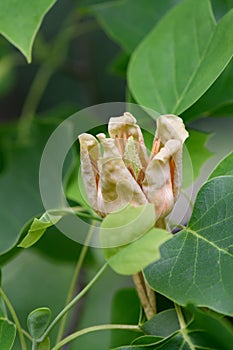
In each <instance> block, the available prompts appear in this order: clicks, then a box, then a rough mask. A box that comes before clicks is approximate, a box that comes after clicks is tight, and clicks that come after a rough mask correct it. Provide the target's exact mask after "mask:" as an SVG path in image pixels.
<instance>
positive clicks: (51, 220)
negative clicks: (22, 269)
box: [18, 212, 61, 248]
mask: <svg viewBox="0 0 233 350" xmlns="http://www.w3.org/2000/svg"><path fill="white" fill-rule="evenodd" d="M60 219H61V216H60V215H59V214H58V216H55V215H53V216H52V217H51V216H50V214H49V212H45V213H44V214H43V215H42V216H41V217H40V218H39V219H37V218H35V219H34V220H33V222H32V224H31V226H30V228H29V230H28V233H27V235H26V236H25V237H24V238H23V240H22V241H21V242H20V243H19V244H18V247H21V248H29V247H31V246H32V245H33V244H35V243H36V242H37V241H38V240H39V239H40V238H41V237H42V236H43V234H44V233H45V231H46V230H47V228H49V227H51V226H53V225H55V224H56V223H57V222H58V221H59V220H60Z"/></svg>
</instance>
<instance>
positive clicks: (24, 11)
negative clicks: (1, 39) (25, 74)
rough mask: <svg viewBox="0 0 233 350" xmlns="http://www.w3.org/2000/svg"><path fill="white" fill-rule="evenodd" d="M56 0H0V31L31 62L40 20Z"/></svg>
mask: <svg viewBox="0 0 233 350" xmlns="http://www.w3.org/2000/svg"><path fill="white" fill-rule="evenodd" d="M55 2H56V0H40V1H33V0H27V1H21V0H1V2H0V33H1V34H2V35H4V36H5V38H6V39H8V40H9V41H10V42H11V43H12V44H13V45H14V46H16V47H17V48H18V49H19V50H20V51H21V52H22V53H23V54H24V56H25V57H26V58H27V60H28V62H31V54H32V45H33V41H34V39H35V36H36V33H37V31H38V29H39V27H40V25H41V22H42V20H43V18H44V16H45V15H46V13H47V12H48V11H49V9H50V8H51V7H52V6H53V5H54V4H55Z"/></svg>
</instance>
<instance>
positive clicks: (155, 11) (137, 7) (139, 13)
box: [90, 0, 177, 53]
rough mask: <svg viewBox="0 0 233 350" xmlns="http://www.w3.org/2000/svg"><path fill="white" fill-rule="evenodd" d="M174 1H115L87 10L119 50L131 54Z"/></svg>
mask: <svg viewBox="0 0 233 350" xmlns="http://www.w3.org/2000/svg"><path fill="white" fill-rule="evenodd" d="M176 2H177V1H175V0H166V1H151V0H144V1H143V6H142V1H141V0H123V1H122V0H118V1H112V2H111V1H108V2H105V3H102V4H98V5H95V6H92V7H90V11H91V12H92V13H94V14H95V15H96V16H97V18H98V20H99V22H100V24H101V25H102V27H103V28H104V30H105V31H106V32H107V33H108V34H109V35H110V36H111V38H112V39H113V40H115V41H116V42H118V43H119V44H120V45H121V46H122V47H123V49H124V50H125V51H126V52H128V53H131V52H133V50H134V49H135V48H136V46H137V45H138V44H139V42H140V41H141V40H142V39H143V38H144V36H145V35H146V34H147V33H149V32H150V30H151V29H152V28H153V27H154V25H155V24H156V23H157V22H158V20H159V19H160V18H161V17H162V16H163V15H164V14H165V13H166V12H167V11H168V10H169V9H170V8H171V7H172V6H173V5H174V4H175V3H176Z"/></svg>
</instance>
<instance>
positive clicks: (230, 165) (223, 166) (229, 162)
mask: <svg viewBox="0 0 233 350" xmlns="http://www.w3.org/2000/svg"><path fill="white" fill-rule="evenodd" d="M222 175H233V152H231V153H230V154H228V155H227V156H226V157H225V158H223V159H222V160H221V162H220V163H219V164H218V165H217V166H216V168H215V169H214V170H213V172H212V173H211V174H210V176H209V179H213V178H214V177H218V176H222Z"/></svg>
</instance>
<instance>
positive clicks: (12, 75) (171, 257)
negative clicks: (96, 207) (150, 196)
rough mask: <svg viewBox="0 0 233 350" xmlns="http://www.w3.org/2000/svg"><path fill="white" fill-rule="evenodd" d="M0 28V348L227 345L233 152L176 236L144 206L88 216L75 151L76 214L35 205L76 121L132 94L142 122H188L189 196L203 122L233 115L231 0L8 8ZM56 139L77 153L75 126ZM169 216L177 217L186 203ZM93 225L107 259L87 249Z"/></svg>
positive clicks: (1, 12)
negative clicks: (158, 118) (51, 146)
mask: <svg viewBox="0 0 233 350" xmlns="http://www.w3.org/2000/svg"><path fill="white" fill-rule="evenodd" d="M47 13H48V14H47ZM0 19H1V21H0V33H1V34H2V37H1V38H0V98H1V103H0V116H1V119H3V120H4V121H5V122H1V128H0V188H1V190H0V198H1V202H0V222H1V227H0V262H1V270H2V274H3V279H2V281H1V287H0V348H1V349H2V350H10V349H13V350H18V349H22V350H26V349H29V348H32V349H33V350H49V349H52V350H56V349H60V348H62V347H63V346H65V345H66V344H69V345H70V347H71V349H76V348H80V349H81V348H95V350H104V349H106V350H107V349H110V348H111V349H118V350H130V349H136V350H137V349H138V350H144V349H145V350H146V349H148V350H155V349H181V348H184V349H192V350H193V349H197V348H203V349H204V348H205V349H207V348H208V349H231V347H232V341H233V325H232V324H233V301H232V300H233V299H232V294H233V282H232V278H231V273H232V269H233V265H232V264H233V260H232V257H233V255H232V252H233V251H232V246H233V232H232V227H233V219H232V218H233V216H232V212H233V192H232V189H233V153H232V151H231V152H230V153H229V154H228V155H226V156H225V157H224V158H223V159H222V160H221V161H220V163H219V164H218V165H216V164H215V168H214V170H213V171H212V172H211V171H209V172H208V173H207V172H206V174H205V176H206V178H208V179H207V181H205V182H204V183H203V184H202V186H200V185H199V183H198V186H199V187H198V191H197V192H198V193H197V195H196V198H195V200H194V205H193V209H192V213H189V212H188V214H187V215H186V216H188V220H187V221H188V223H187V221H185V222H184V221H182V222H183V225H180V223H179V222H176V223H173V222H172V225H173V231H172V232H170V229H169V227H168V226H167V225H166V224H165V221H164V220H163V219H162V220H158V221H157V218H156V217H155V210H154V205H153V204H148V205H143V206H138V207H134V206H132V205H127V206H126V207H124V208H122V209H120V210H119V211H117V212H113V213H110V214H109V215H107V216H106V217H105V218H102V217H99V216H97V214H96V213H94V211H93V209H92V208H91V207H90V204H89V203H87V200H86V197H85V195H83V192H84V185H83V183H82V182H80V183H78V181H77V178H78V173H79V166H80V159H79V151H80V150H79V146H78V144H74V145H73V146H72V150H71V152H70V153H69V154H68V156H67V157H66V159H65V162H64V165H63V174H62V181H63V190H64V194H65V196H66V198H67V204H68V205H69V206H70V207H64V208H49V209H48V208H46V209H45V210H44V203H42V199H41V194H40V189H39V169H40V160H41V157H42V154H43V150H44V147H45V145H46V143H47V141H48V139H49V136H50V135H51V133H52V132H53V131H54V130H55V129H56V128H57V127H58V126H59V125H60V123H61V122H62V121H64V120H67V118H68V116H69V115H70V114H72V113H74V112H75V111H77V109H79V110H81V109H82V108H84V107H86V106H87V105H95V104H100V103H102V102H106V101H113V100H115V101H116V100H117V101H120V100H125V96H127V102H133V103H135V104H141V105H143V108H144V110H145V111H144V112H143V113H145V116H144V114H143V113H142V116H140V118H141V119H140V120H145V122H146V118H148V117H149V120H150V122H152V120H153V118H154V116H155V115H156V113H154V111H155V112H157V114H165V113H169V114H170V113H173V114H179V115H180V116H181V117H182V118H183V120H184V122H185V123H186V125H187V127H188V130H189V134H190V137H189V139H188V140H187V141H186V143H185V150H184V156H183V178H184V179H183V189H185V190H186V189H187V188H188V187H190V186H192V185H193V183H194V181H195V180H196V179H198V177H199V175H200V173H201V170H202V169H203V165H204V164H206V163H208V162H207V161H208V160H209V158H210V157H211V156H213V152H212V150H210V149H208V147H209V146H208V145H209V139H210V134H209V133H206V132H204V131H203V130H202V129H201V128H200V127H199V125H201V117H203V116H205V117H208V118H209V119H208V120H209V123H211V118H210V117H211V116H215V117H218V118H219V123H222V120H224V119H221V118H222V117H223V116H225V115H227V116H228V117H229V118H230V117H232V115H233V108H232V106H233V95H232V77H233V63H232V60H231V58H232V54H233V27H232V25H233V1H232V0H212V1H210V0H165V1H151V0H145V1H143V2H142V1H140V0H114V1H106V0H82V1H79V2H73V1H72V0H66V1H55V0H43V1H39V2H33V1H24V2H22V1H19V0H2V1H1V4H0ZM12 44H13V45H12ZM100 48H101V49H100ZM22 54H23V55H24V56H25V58H26V60H27V62H29V63H30V62H31V65H30V66H29V65H27V63H26V62H25V59H24V58H23V57H22ZM126 106H127V104H126ZM128 106H129V109H130V105H128ZM150 109H152V110H153V112H151V110H150ZM135 117H137V116H136V115H135ZM151 118H152V119H151ZM8 119H13V120H10V121H9V120H8ZM153 121H154V120H153ZM190 121H194V122H192V123H190ZM80 123H81V122H80ZM198 123H200V124H198ZM103 128H106V125H103ZM149 128H150V127H149ZM69 130H70V129H69ZM85 131H87V132H88V133H93V134H95V133H94V131H93V130H91V131H90V130H85ZM105 131H106V130H102V129H101V130H98V132H105ZM150 131H151V132H149V130H146V128H145V130H143V132H144V137H145V142H146V145H147V147H148V148H151V143H152V140H153V135H152V134H154V130H153V131H152V130H150ZM76 136H77V135H76ZM63 137H64V139H65V141H66V142H70V144H72V142H73V141H72V140H73V139H72V137H73V135H72V133H68V132H67V134H64V135H63ZM219 147H221V145H220V146H219ZM57 157H58V158H59V153H57ZM189 157H190V158H189ZM190 159H191V160H190ZM54 164H55V160H54V163H53V162H52V163H51V164H48V165H49V166H48V169H50V171H52V170H51V169H53V170H54V171H55V170H56V167H55V165H54ZM190 164H191V165H190ZM53 167H54V168H53ZM187 191H188V190H187ZM187 193H190V192H186V196H188V195H187ZM190 202H191V201H190ZM191 206H192V204H190V207H191ZM175 209H177V210H178V211H179V213H180V215H181V216H182V215H183V208H182V203H180V202H178V203H177V207H176V208H175ZM185 210H186V208H185ZM189 211H191V209H190V210H189ZM43 212H44V213H43ZM71 212H72V213H73V214H75V215H73V218H79V219H80V220H83V222H84V223H85V224H88V225H89V226H90V230H89V232H88V233H87V232H82V234H83V235H84V237H85V242H83V243H84V244H83V245H81V244H79V243H77V242H75V241H72V240H71V239H69V238H68V237H66V236H65V235H64V234H63V233H62V232H60V231H59V229H58V227H57V224H58V223H59V224H61V226H59V227H62V224H63V223H67V222H69V220H70V221H71V220H72V218H71V215H70V213H71ZM42 213H43V214H42ZM172 219H173V217H172ZM185 220H186V219H185ZM77 222H78V221H77ZM155 222H156V227H155ZM83 227H84V226H81V225H78V224H77V226H76V227H75V230H76V231H77V235H78V234H80V232H79V231H81V230H83ZM96 232H97V233H98V234H99V240H100V245H101V247H103V249H101V250H100V249H96V248H94V247H91V246H92V239H93V235H94V234H95V233H96ZM72 238H73V236H72ZM88 245H90V247H89V246H88ZM35 261H38V264H37V265H38V266H36V265H35V264H34V262H35ZM74 262H76V267H75V268H74V266H73V264H74ZM101 264H102V267H99V266H100V265H101ZM97 268H99V270H98V271H97V272H96V270H97ZM71 270H74V271H73V278H72V281H71V285H70V289H69V291H68V294H67V296H66V297H65V296H64V295H63V294H64V289H65V287H66V284H67V278H68V277H65V276H66V275H67V272H68V274H69V273H70V272H71ZM51 274H53V276H51ZM130 275H133V281H134V283H135V285H136V289H137V293H136V291H135V289H132V288H131V287H132V283H131V279H130V277H129V276H130ZM52 277H54V278H52ZM55 277H56V278H57V279H58V281H57V282H56V278H55ZM53 281H54V283H55V284H56V288H55V287H54V288H51V283H53ZM23 283H24V284H25V286H23V287H20V286H22V284H23ZM16 286H17V290H16ZM19 287H20V288H19ZM63 287H64V288H63ZM125 287H126V288H125ZM55 289H56V290H55ZM53 294H54V297H53ZM39 295H40V296H43V298H42V299H40V298H39ZM46 296H47V299H46ZM37 297H38V300H43V302H44V303H45V304H44V305H37ZM11 300H12V302H11ZM22 300H23V301H25V300H28V303H26V304H28V306H27V305H25V302H24V305H22ZM32 300H33V301H32ZM47 300H48V301H47ZM62 300H63V307H62V306H61V305H60V304H61V303H62ZM58 301H59V302H58ZM46 303H49V305H47V304H46ZM110 304H111V306H110ZM13 305H14V306H15V308H14V306H13ZM98 305H101V307H102V312H101V313H100V312H99V309H98ZM60 307H61V310H60V311H59V310H58V309H59V308H60ZM29 308H30V309H29ZM51 310H52V314H53V316H52V317H51ZM54 310H55V314H54ZM110 310H111V314H110ZM148 310H149V311H148ZM152 311H153V315H152V317H151V313H150V312H152ZM26 314H27V315H28V317H25V315H26ZM148 315H149V316H148ZM109 322H111V323H109ZM98 323H99V324H98ZM90 325H91V326H90ZM56 326H58V327H56ZM26 329H27V330H26ZM77 329H78V330H77ZM105 330H108V331H109V332H108V333H106V332H104V333H101V334H99V333H100V331H105ZM93 332H95V334H93V335H91V334H89V333H93ZM84 334H89V335H88V336H86V337H83V338H82V337H81V336H82V335H84Z"/></svg>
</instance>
